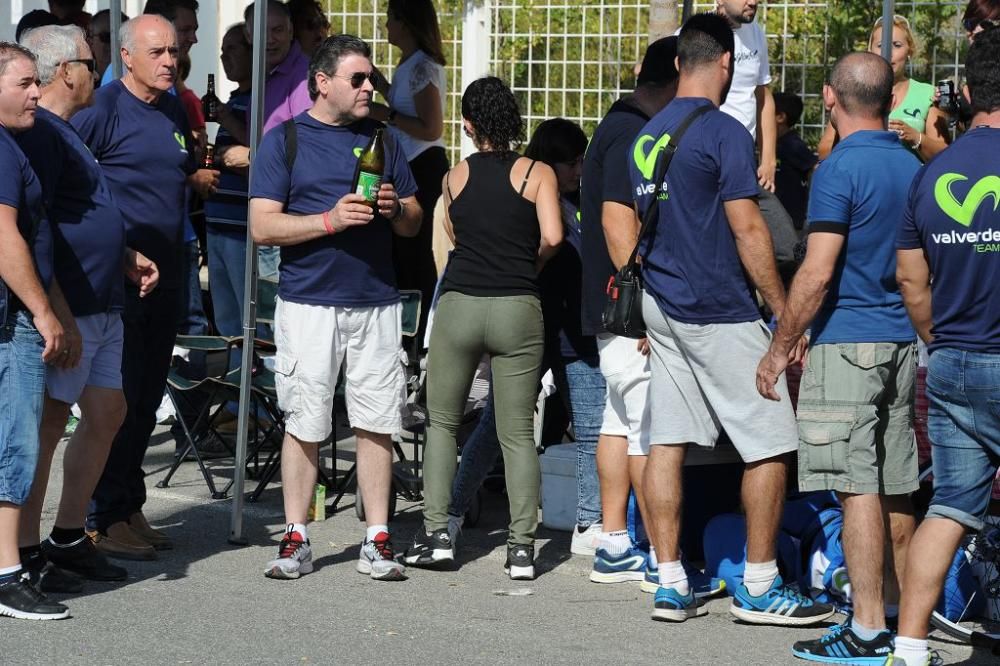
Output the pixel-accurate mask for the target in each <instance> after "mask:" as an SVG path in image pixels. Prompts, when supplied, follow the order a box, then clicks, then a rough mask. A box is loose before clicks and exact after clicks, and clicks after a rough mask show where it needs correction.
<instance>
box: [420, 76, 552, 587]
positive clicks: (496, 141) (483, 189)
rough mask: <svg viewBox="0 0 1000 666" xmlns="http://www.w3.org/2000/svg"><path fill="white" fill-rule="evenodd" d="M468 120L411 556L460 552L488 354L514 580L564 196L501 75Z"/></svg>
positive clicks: (472, 95)
mask: <svg viewBox="0 0 1000 666" xmlns="http://www.w3.org/2000/svg"><path fill="white" fill-rule="evenodd" d="M462 118H463V123H464V125H465V132H466V134H467V135H468V136H469V137H470V138H471V139H472V141H473V143H475V145H476V148H477V152H476V153H474V154H472V155H470V156H469V157H468V158H467V159H465V160H463V161H462V162H460V163H459V164H457V165H456V166H455V167H454V168H453V169H452V170H451V171H450V172H449V173H447V174H446V175H445V178H444V188H443V189H444V191H445V195H444V197H445V199H444V200H445V204H446V219H445V229H446V230H447V231H448V234H449V236H451V237H452V239H453V241H454V242H455V251H454V253H453V255H452V257H451V261H450V262H449V264H448V268H447V269H446V272H445V276H444V278H443V279H442V283H441V297H440V299H439V300H438V305H437V310H436V312H435V315H434V326H433V330H432V331H431V342H430V351H429V353H428V357H427V408H428V416H429V423H428V427H427V442H426V444H425V458H424V527H425V530H418V533H417V537H416V538H415V540H414V543H413V546H412V547H411V548H410V549H409V550H408V551H407V553H406V555H405V556H404V560H405V561H406V563H407V564H411V565H417V566H419V565H434V564H440V563H442V562H447V561H451V560H452V559H454V545H453V542H454V536H455V535H454V534H449V531H448V513H447V510H448V501H449V499H450V497H451V487H452V481H453V479H454V476H455V466H456V451H457V445H456V440H455V434H456V432H457V430H458V426H459V424H460V423H461V421H462V416H463V412H464V407H465V400H466V398H467V396H468V394H469V387H470V385H471V383H472V378H473V375H474V373H475V370H476V366H477V365H478V363H479V360H480V358H482V356H483V355H484V354H489V355H490V358H491V366H492V374H493V393H494V399H495V404H496V424H497V436H498V438H499V440H500V445H501V448H502V450H503V457H504V467H505V474H506V481H507V496H508V499H509V501H510V515H511V522H510V535H509V537H508V543H507V564H506V566H505V568H506V569H507V570H508V571H509V573H510V575H511V578H515V579H530V578H534V545H533V544H534V537H535V528H536V527H537V525H538V492H539V470H538V455H537V452H536V450H535V441H534V419H533V414H534V407H535V401H536V398H537V395H538V375H539V368H540V366H541V362H542V348H543V344H544V334H543V329H542V309H541V304H540V303H539V300H538V294H539V288H538V272H539V270H540V269H541V266H542V265H543V263H544V262H545V260H546V259H548V258H549V257H550V256H551V255H552V254H554V253H555V250H556V248H557V246H558V245H559V243H560V242H562V237H563V231H562V222H561V219H560V209H559V193H558V188H557V184H556V177H555V173H554V172H553V171H552V168H551V167H549V166H548V165H546V164H542V163H535V162H533V161H532V160H528V159H527V158H523V157H520V156H519V155H518V154H517V153H515V152H513V151H512V150H511V148H512V146H514V145H515V144H519V143H520V141H521V140H522V138H523V136H524V123H523V122H522V120H521V114H520V112H519V110H518V108H517V101H516V100H515V99H514V95H513V94H512V93H511V91H510V89H509V88H508V87H507V86H506V85H505V84H504V83H503V82H502V81H500V79H498V78H496V77H486V78H483V79H479V80H477V81H474V82H473V83H472V84H471V85H470V86H469V87H468V89H467V90H466V91H465V94H464V95H463V96H462Z"/></svg>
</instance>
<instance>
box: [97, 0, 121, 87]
mask: <svg viewBox="0 0 1000 666" xmlns="http://www.w3.org/2000/svg"><path fill="white" fill-rule="evenodd" d="M108 18H109V19H110V20H111V75H112V77H113V78H115V79H120V78H122V56H121V48H122V43H121V40H120V39H119V38H118V37H119V36H118V32H119V31H120V30H121V27H122V0H111V7H110V14H109V15H108ZM103 74H104V72H98V73H97V75H98V76H101V75H103Z"/></svg>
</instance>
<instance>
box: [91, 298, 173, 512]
mask: <svg viewBox="0 0 1000 666" xmlns="http://www.w3.org/2000/svg"><path fill="white" fill-rule="evenodd" d="M180 298H181V294H180V290H179V289H178V288H176V287H175V288H164V287H158V288H156V289H155V290H153V292H152V293H151V294H149V295H148V296H146V297H145V298H139V291H138V289H136V288H135V287H133V286H132V285H126V287H125V311H124V312H123V313H122V322H123V323H124V325H125V345H124V349H123V352H122V388H123V389H124V393H125V402H126V404H127V406H128V413H127V414H126V415H125V422H124V423H123V424H122V427H121V429H120V430H119V431H118V435H117V436H116V437H115V440H114V442H113V443H112V445H111V453H110V454H109V455H108V462H107V464H106V465H105V466H104V473H103V474H101V480H100V481H99V482H98V483H97V488H96V489H95V490H94V496H93V498H92V499H91V502H90V509H89V511H88V514H87V527H88V529H92V530H94V529H96V530H101V531H104V530H106V529H107V528H108V526H110V525H113V524H114V523H117V522H120V521H123V520H128V517H129V516H130V515H132V514H133V513H135V512H136V511H140V510H141V509H142V505H143V504H145V502H146V482H145V473H144V472H143V471H142V461H143V459H144V458H145V457H146V449H147V447H148V446H149V438H150V435H152V434H153V428H154V427H155V426H156V408H157V407H159V405H160V401H161V400H162V398H163V391H164V389H165V388H166V384H167V372H168V371H169V369H170V358H171V354H172V352H173V347H174V337H175V335H176V332H177V312H178V308H179V305H178V303H179V301H180Z"/></svg>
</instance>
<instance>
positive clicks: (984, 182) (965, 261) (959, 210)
mask: <svg viewBox="0 0 1000 666" xmlns="http://www.w3.org/2000/svg"><path fill="white" fill-rule="evenodd" d="M998 154H1000V129H995V128H990V127H976V128H973V129H972V130H970V131H968V132H966V133H965V135H964V136H962V137H961V138H960V139H958V140H957V141H955V143H953V144H952V145H951V147H950V148H947V149H945V150H944V151H943V152H941V153H938V155H937V157H935V158H934V159H933V160H932V161H931V162H929V163H928V164H927V165H926V166H924V167H923V169H922V170H921V171H920V173H918V174H917V177H916V178H915V179H914V180H913V186H912V188H911V189H910V198H909V205H907V207H906V212H905V214H904V215H903V223H902V225H901V226H900V228H899V238H898V240H897V247H898V248H900V249H902V250H915V249H921V248H922V249H923V250H924V252H925V253H926V255H927V260H928V263H929V265H930V269H931V273H932V274H933V275H934V281H933V283H932V284H931V320H932V321H933V325H932V326H931V334H932V335H933V336H934V341H933V342H932V343H931V344H930V345H929V350H930V351H931V352H933V351H934V350H935V349H939V348H942V347H953V348H956V349H962V350H965V351H971V352H983V353H988V354H1000V290H998V289H997V285H998V284H1000V212H998V210H997V206H998V203H1000V173H998V168H997V155H998Z"/></svg>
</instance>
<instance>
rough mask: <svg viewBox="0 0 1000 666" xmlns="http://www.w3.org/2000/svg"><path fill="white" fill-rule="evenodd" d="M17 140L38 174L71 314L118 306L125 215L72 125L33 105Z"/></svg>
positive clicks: (121, 298)
mask: <svg viewBox="0 0 1000 666" xmlns="http://www.w3.org/2000/svg"><path fill="white" fill-rule="evenodd" d="M17 142H18V144H19V145H20V146H21V148H22V149H23V150H24V153H25V155H27V156H28V160H29V161H30V162H31V165H32V166H33V167H34V169H35V173H37V174H38V178H39V180H40V181H41V184H42V192H43V193H44V196H45V201H46V206H47V208H48V212H49V221H50V222H51V224H52V233H53V236H54V239H55V262H56V263H55V272H56V279H57V280H58V281H59V287H60V288H61V289H62V292H63V295H64V296H65V297H66V302H67V303H68V304H69V307H70V310H71V311H72V312H73V314H74V315H75V316H77V317H82V316H85V315H91V314H98V313H101V312H112V311H118V310H121V309H122V307H123V306H124V294H123V288H122V284H123V283H122V263H123V259H124V254H125V221H124V220H123V219H122V215H121V212H120V211H119V210H118V206H117V204H115V202H114V200H113V199H112V197H111V189H110V188H109V186H108V183H107V180H106V179H105V177H104V173H103V172H102V171H101V167H100V166H99V165H98V164H97V160H96V159H94V156H93V155H92V154H91V153H90V150H88V149H87V146H86V144H84V142H83V139H81V138H80V136H79V134H77V132H76V130H75V129H73V126H72V125H70V124H69V123H68V122H66V121H65V120H63V119H62V118H60V117H59V116H57V115H56V114H54V113H52V112H51V111H48V110H47V109H44V108H42V107H38V111H37V113H36V115H35V126H34V127H33V128H31V129H30V130H28V131H27V132H24V133H22V134H19V135H18V136H17Z"/></svg>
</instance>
